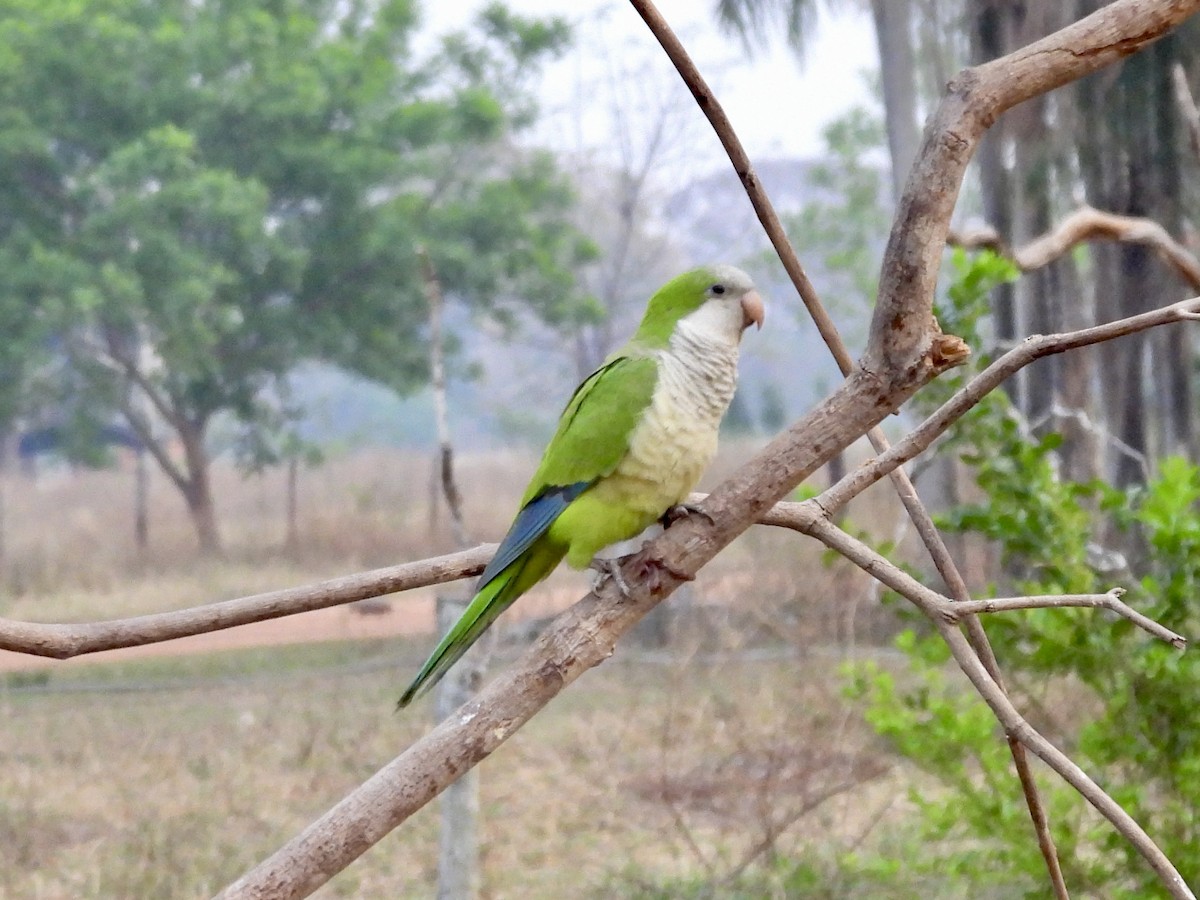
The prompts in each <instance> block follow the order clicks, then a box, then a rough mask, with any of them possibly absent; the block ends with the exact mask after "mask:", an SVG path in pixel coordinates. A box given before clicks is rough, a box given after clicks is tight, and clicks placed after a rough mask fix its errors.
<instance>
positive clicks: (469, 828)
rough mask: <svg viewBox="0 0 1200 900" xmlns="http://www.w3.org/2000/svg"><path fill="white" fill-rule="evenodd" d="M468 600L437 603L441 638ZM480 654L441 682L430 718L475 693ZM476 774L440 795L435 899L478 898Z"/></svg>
mask: <svg viewBox="0 0 1200 900" xmlns="http://www.w3.org/2000/svg"><path fill="white" fill-rule="evenodd" d="M470 601H471V598H470V597H469V596H467V597H461V596H459V597H447V596H442V595H439V596H438V598H437V630H438V633H439V634H444V633H446V632H447V631H449V630H450V629H451V628H453V627H454V623H455V622H457V621H458V619H459V617H460V616H461V615H462V614H463V612H464V611H465V610H466V608H467V604H468V603H470ZM478 652H479V651H478V650H477V649H474V648H473V649H472V651H469V652H468V653H467V655H466V657H465V658H464V659H463V660H461V661H460V662H459V663H458V665H456V666H455V667H454V668H452V669H451V670H450V671H449V672H447V673H446V674H445V676H444V677H443V678H442V681H441V683H440V684H439V685H438V686H437V688H436V689H435V691H434V710H433V716H434V720H435V721H436V722H441V721H442V720H443V719H445V718H446V717H447V716H449V715H451V714H452V713H453V712H454V711H455V710H456V709H458V708H459V707H460V706H461V705H462V704H464V703H466V702H467V701H468V700H470V699H471V698H472V697H473V696H475V693H476V691H478V690H479V682H480V680H481V679H482V672H481V671H480V667H479V663H478ZM478 772H479V770H478V769H472V770H471V771H469V772H467V773H466V774H464V775H463V776H462V777H460V778H459V779H458V780H457V781H456V782H454V783H453V784H451V785H450V786H449V787H447V788H446V790H445V791H444V792H443V793H442V798H441V812H442V827H441V837H440V840H439V852H438V886H437V898H438V900H474V898H475V897H477V896H479V834H478V831H479V824H478V823H479V775H478Z"/></svg>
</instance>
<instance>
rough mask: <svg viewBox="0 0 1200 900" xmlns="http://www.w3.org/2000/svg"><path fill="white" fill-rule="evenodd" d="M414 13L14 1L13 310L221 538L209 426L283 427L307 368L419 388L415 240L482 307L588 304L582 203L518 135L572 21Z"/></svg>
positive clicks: (458, 293) (294, 4)
mask: <svg viewBox="0 0 1200 900" xmlns="http://www.w3.org/2000/svg"><path fill="white" fill-rule="evenodd" d="M418 26H419V17H418V9H417V5H416V4H415V3H414V2H412V0H380V2H378V3H368V2H351V3H342V2H333V0H259V2H254V3H229V2H222V0H205V2H201V3H195V2H188V0H164V2H156V3H145V2H141V0H46V2H40V0H39V2H33V0H3V2H0V46H3V50H2V51H0V79H2V81H3V83H2V84H0V107H2V108H3V112H0V209H3V210H4V212H3V213H0V261H2V262H3V263H4V265H3V266H2V268H3V273H2V274H0V321H3V322H5V323H8V322H9V320H12V322H13V323H14V324H13V334H14V335H18V336H23V339H22V340H21V346H22V347H25V348H26V349H28V346H29V345H30V344H32V345H34V346H45V345H46V344H47V342H48V341H51V340H52V339H53V342H54V345H55V346H56V347H57V348H58V350H59V352H60V353H61V354H62V355H65V357H66V358H68V359H69V360H70V362H71V369H72V373H73V377H75V378H77V379H79V381H80V385H81V386H82V388H84V389H86V391H87V392H88V396H89V398H90V400H89V408H92V409H105V408H111V409H113V410H119V411H120V412H121V413H123V414H124V415H125V416H126V417H127V418H128V419H129V421H130V424H131V425H132V427H133V428H134V430H135V431H137V432H138V433H139V435H140V436H141V438H142V440H143V442H144V443H145V444H146V445H147V447H148V448H149V450H150V452H151V453H152V454H153V455H154V456H155V458H156V459H157V460H158V462H159V464H160V465H161V467H162V468H163V470H164V471H165V472H166V473H167V475H168V477H169V478H170V479H171V480H172V481H173V482H174V483H175V484H176V486H177V487H178V488H179V489H180V490H181V491H183V493H184V496H185V497H186V498H187V500H188V503H189V508H190V509H191V510H192V512H193V515H194V517H195V518H196V522H197V528H198V530H199V533H200V537H201V542H202V544H204V545H205V546H207V547H209V548H215V547H216V546H217V538H216V533H215V525H214V524H213V522H212V512H211V496H210V492H209V489H208V487H207V474H206V470H207V451H206V449H205V446H204V437H205V433H206V429H207V427H208V425H209V423H210V422H211V420H212V419H213V417H214V416H216V415H218V414H229V415H232V416H233V417H234V418H235V419H236V420H237V421H239V422H240V423H242V425H243V426H245V427H246V428H247V429H249V430H250V431H251V432H253V431H255V430H262V429H264V428H270V427H272V426H277V425H278V424H279V423H280V419H281V411H285V410H284V409H283V407H284V404H282V403H281V402H279V401H272V400H271V399H270V398H271V394H272V389H274V388H278V385H279V384H280V381H281V379H283V377H284V376H285V375H286V374H287V373H288V372H289V371H291V370H292V369H293V368H294V367H295V365H296V364H297V363H298V362H300V361H303V360H308V359H321V360H325V361H329V362H332V363H334V364H337V365H339V366H342V367H344V368H347V369H350V370H353V371H356V372H358V373H360V374H363V375H365V376H367V377H369V378H372V379H374V380H377V381H380V382H382V383H384V384H387V385H388V386H390V387H392V388H394V389H396V390H399V391H408V390H411V389H413V388H414V387H416V386H418V385H420V384H422V383H424V381H425V379H426V378H427V363H426V355H425V348H424V346H423V343H422V339H421V337H422V329H423V326H424V320H425V315H426V313H425V306H424V300H423V297H422V291H421V279H420V274H419V267H418V262H417V261H418V249H419V248H421V247H425V248H426V249H427V252H428V253H429V255H430V257H431V258H432V260H433V261H434V264H435V265H436V266H437V269H438V272H439V276H440V278H441V280H442V282H443V284H444V285H445V287H446V290H447V291H448V292H449V293H450V294H451V295H453V296H455V297H458V298H460V299H462V300H463V301H465V302H467V303H469V304H471V305H472V306H473V307H474V308H475V309H477V310H486V311H488V312H491V313H493V314H497V315H500V316H508V317H511V316H512V314H513V311H514V310H515V309H518V308H520V309H525V310H529V311H531V312H532V313H533V314H534V315H536V316H539V317H541V318H544V319H546V320H547V321H551V322H558V321H561V320H563V319H565V318H569V317H570V316H572V315H574V314H576V313H575V311H574V309H575V305H576V304H577V301H578V298H577V297H576V296H575V294H574V293H573V291H572V287H571V279H570V275H569V266H570V265H571V264H573V263H574V262H575V261H576V260H577V259H579V258H581V257H583V256H585V255H586V254H587V253H588V249H589V248H588V245H587V243H586V242H585V241H583V240H582V239H581V238H580V237H579V236H578V235H577V233H576V232H575V231H573V230H572V229H571V228H569V227H567V226H566V219H565V216H566V214H567V211H568V208H569V204H570V201H571V197H570V192H569V190H568V188H567V185H566V182H565V181H564V180H563V179H562V178H560V177H559V175H558V174H557V173H556V172H555V170H554V168H553V166H552V164H551V163H550V161H549V160H548V159H547V158H545V157H542V156H538V155H536V154H532V153H529V152H525V151H521V150H519V149H518V148H517V147H515V146H514V144H513V142H512V140H511V137H512V135H513V134H514V132H516V131H517V130H519V129H520V128H521V127H523V126H524V125H527V124H528V123H529V122H530V121H532V118H533V116H534V113H535V111H536V110H535V106H534V103H533V100H532V96H531V93H530V90H529V88H530V79H531V77H532V76H533V75H534V74H535V73H536V72H537V69H538V67H539V65H540V64H541V62H542V61H544V60H545V59H547V58H548V57H550V56H552V55H554V54H556V53H558V52H561V50H562V49H563V48H564V47H565V45H566V42H567V40H568V37H569V34H568V30H567V28H566V26H565V25H564V24H563V23H562V22H561V21H559V20H548V21H542V20H536V19H526V18H522V17H519V16H516V15H514V14H512V13H510V12H509V11H507V10H506V9H505V8H504V7H503V6H500V5H498V4H497V5H492V6H489V7H487V8H486V9H485V10H484V11H483V12H482V13H481V14H480V15H479V17H478V19H477V21H476V22H475V23H474V25H473V27H472V28H471V29H470V30H469V31H464V32H461V33H456V34H451V35H447V36H444V37H442V38H441V39H440V40H439V41H438V42H437V43H436V44H435V45H434V47H433V49H432V50H429V51H427V52H424V53H422V54H418V53H417V52H415V51H414V49H413V45H414V37H415V36H416V34H417V29H418ZM9 356H10V354H5V355H4V356H3V357H0V368H4V369H5V371H6V372H7V371H8V369H9V368H14V373H13V374H14V377H13V379H12V382H11V384H12V385H13V386H14V388H15V386H16V385H18V384H20V383H23V382H24V381H26V380H27V378H24V377H22V378H18V377H16V374H17V373H16V372H15V367H16V366H17V364H18V361H20V364H21V366H22V373H23V374H25V375H27V374H28V369H27V366H28V364H29V361H30V360H31V359H32V355H31V354H30V353H28V352H25V351H21V352H15V353H13V354H11V357H12V364H11V365H10V364H9V362H8V359H9ZM11 395H12V396H10V397H9V398H6V399H7V401H8V403H9V405H10V406H14V409H15V404H16V396H17V395H16V391H15V390H13V391H11ZM0 412H3V410H0ZM163 425H165V426H166V428H165V430H164V429H163V427H162V426H163ZM168 438H169V440H173V441H177V442H178V443H179V444H180V445H181V447H182V452H181V454H179V455H176V454H173V453H172V452H171V451H170V449H169V447H168V440H167V439H168ZM206 519H207V520H208V521H207V524H206V522H205V520H206Z"/></svg>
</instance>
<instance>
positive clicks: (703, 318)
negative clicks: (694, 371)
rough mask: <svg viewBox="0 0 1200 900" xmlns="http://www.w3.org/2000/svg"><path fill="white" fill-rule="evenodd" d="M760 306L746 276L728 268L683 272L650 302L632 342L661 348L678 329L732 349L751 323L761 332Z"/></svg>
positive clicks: (759, 300)
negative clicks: (694, 333) (715, 341)
mask: <svg viewBox="0 0 1200 900" xmlns="http://www.w3.org/2000/svg"><path fill="white" fill-rule="evenodd" d="M763 316H764V311H763V301H762V297H760V296H759V294H758V291H756V290H755V289H754V282H753V281H752V280H751V278H750V276H749V275H747V274H746V273H745V272H743V271H742V270H741V269H738V268H736V267H734V266H726V265H715V266H704V267H702V268H699V269H693V270H692V271H690V272H684V273H683V274H682V275H679V276H678V277H676V278H672V279H671V280H670V281H668V282H667V283H666V284H664V285H663V286H662V287H661V288H659V289H658V291H657V292H656V293H655V294H654V296H653V297H651V298H650V305H649V306H648V307H646V314H645V316H643V317H642V324H641V326H640V327H639V328H638V331H637V335H636V336H635V340H638V341H640V342H643V343H646V344H649V345H651V346H666V345H667V343H668V342H669V341H670V339H671V335H672V334H674V333H675V331H676V329H677V328H679V327H680V326H681V325H686V326H687V327H688V329H689V330H694V331H698V332H700V333H702V334H704V335H705V336H706V337H708V338H710V339H713V340H717V341H720V342H722V343H730V344H733V345H735V346H736V345H737V343H738V342H739V341H741V339H742V332H743V331H745V330H746V328H748V327H749V326H750V325H751V324H754V325H757V326H758V327H759V328H762V323H763Z"/></svg>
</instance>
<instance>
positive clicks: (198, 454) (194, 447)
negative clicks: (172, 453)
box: [179, 421, 221, 556]
mask: <svg viewBox="0 0 1200 900" xmlns="http://www.w3.org/2000/svg"><path fill="white" fill-rule="evenodd" d="M205 424H206V423H205V422H203V421H201V422H196V423H193V422H188V423H186V425H185V427H183V428H180V429H179V437H180V440H181V441H182V442H183V456H184V461H185V465H186V468H187V481H186V482H185V483H184V484H183V485H181V490H182V491H183V499H184V501H186V503H187V508H188V515H189V516H191V519H192V527H193V528H195V530H196V541H197V543H198V544H199V546H200V552H201V553H203V554H204V555H205V556H219V555H220V554H221V535H220V531H219V529H218V528H217V514H216V508H215V506H214V504H213V495H212V483H211V481H210V476H211V472H210V463H211V460H210V459H209V456H208V448H206V447H205V446H204V432H205Z"/></svg>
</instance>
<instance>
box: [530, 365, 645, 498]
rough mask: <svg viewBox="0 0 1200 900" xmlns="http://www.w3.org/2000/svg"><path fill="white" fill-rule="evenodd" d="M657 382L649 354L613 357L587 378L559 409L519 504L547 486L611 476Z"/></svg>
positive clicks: (587, 481)
mask: <svg viewBox="0 0 1200 900" xmlns="http://www.w3.org/2000/svg"><path fill="white" fill-rule="evenodd" d="M657 382H658V363H657V361H656V360H655V359H654V358H653V357H652V356H617V357H614V358H613V359H611V360H609V361H608V362H607V363H605V364H604V365H603V366H601V367H600V368H599V369H597V370H596V371H595V372H593V373H592V374H591V375H590V376H588V378H587V379H586V380H585V381H584V382H583V384H581V385H580V386H579V387H578V388H577V389H576V390H575V394H574V395H573V396H572V397H571V400H570V402H568V403H567V408H566V409H565V410H563V414H562V418H560V419H559V422H558V430H557V431H556V432H555V433H554V437H553V438H551V440H550V444H549V445H548V446H547V447H546V452H545V453H544V454H543V455H542V461H541V463H540V464H539V465H538V468H537V471H536V472H535V473H534V474H533V478H532V479H531V480H530V482H529V488H528V489H527V490H526V491H525V496H524V498H523V499H522V500H521V506H522V507H524V506H525V505H526V504H528V503H529V502H530V501H531V500H534V499H535V498H537V497H538V496H539V495H541V494H543V493H545V492H546V491H547V490H549V489H551V488H555V487H567V486H570V485H576V484H580V483H586V484H588V485H590V484H593V483H594V482H596V481H598V480H599V479H601V478H603V477H604V476H605V475H609V474H611V473H612V471H613V470H614V469H615V468H616V467H617V464H618V463H620V462H621V459H622V458H623V457H624V456H625V453H626V452H627V451H628V450H629V438H630V435H632V434H633V430H634V429H635V428H636V427H637V425H638V423H639V422H640V421H641V420H642V416H643V415H644V414H645V412H646V409H647V407H649V405H650V399H651V397H653V396H654V386H655V384H657Z"/></svg>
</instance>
